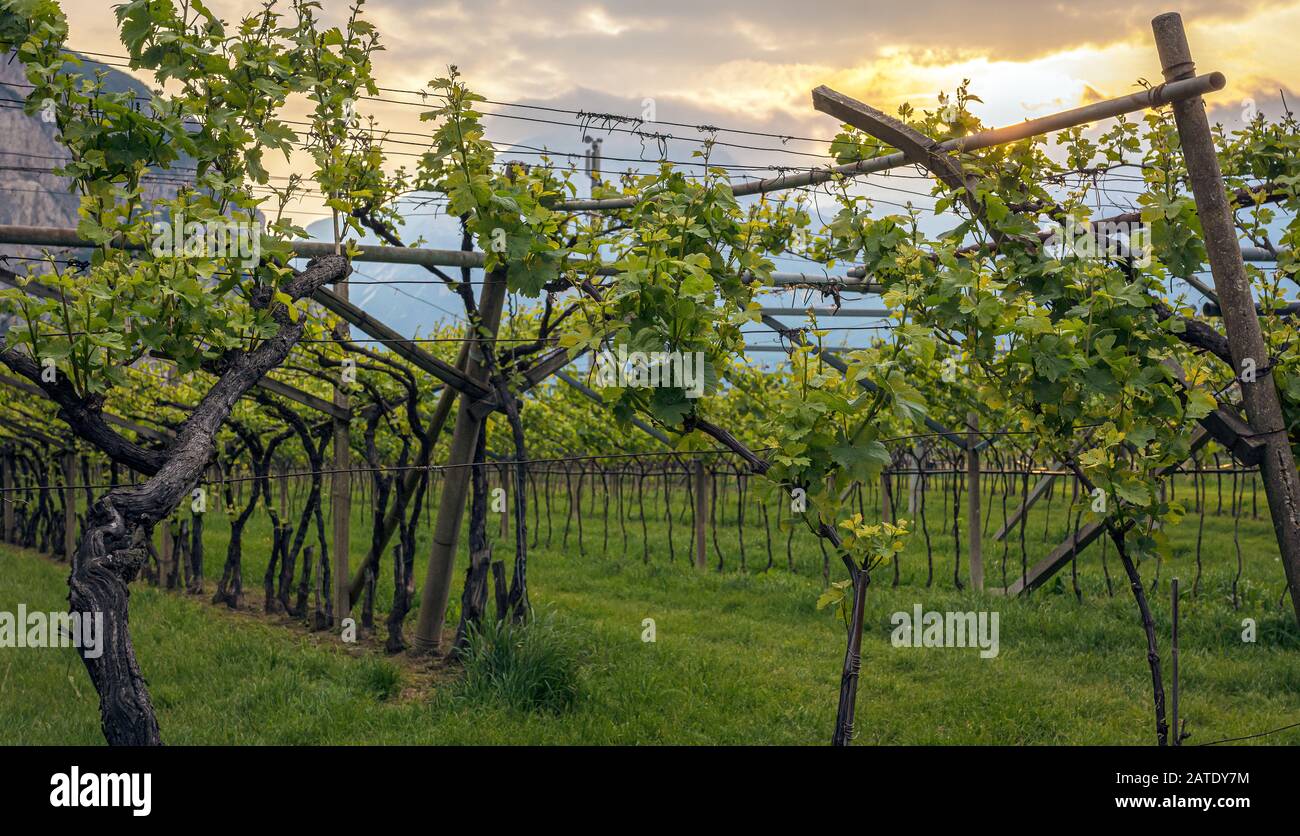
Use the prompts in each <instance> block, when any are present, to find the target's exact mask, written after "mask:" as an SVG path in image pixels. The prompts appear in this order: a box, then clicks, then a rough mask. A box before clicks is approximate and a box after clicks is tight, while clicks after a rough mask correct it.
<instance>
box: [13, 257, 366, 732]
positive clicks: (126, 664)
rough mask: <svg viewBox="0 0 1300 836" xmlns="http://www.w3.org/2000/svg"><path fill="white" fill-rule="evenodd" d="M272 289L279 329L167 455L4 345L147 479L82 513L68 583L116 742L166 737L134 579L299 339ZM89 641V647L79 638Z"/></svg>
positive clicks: (209, 397)
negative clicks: (238, 411)
mask: <svg viewBox="0 0 1300 836" xmlns="http://www.w3.org/2000/svg"><path fill="white" fill-rule="evenodd" d="M348 272H350V268H349V267H348V263H347V260H346V259H345V258H343V257H341V256H326V257H323V258H318V259H314V260H313V261H312V262H311V263H310V264H309V265H308V266H307V269H306V270H305V271H303V272H302V273H299V274H298V275H297V276H295V277H294V278H293V279H291V280H290V281H289V282H288V283H287V285H286V286H285V287H284V288H283V290H284V291H285V292H287V293H288V295H289V298H290V299H301V298H302V297H304V296H309V295H311V294H312V293H314V292H315V290H316V289H317V288H319V287H320V286H321V285H323V284H325V283H326V282H330V281H337V280H338V279H339V278H340V277H345V276H346V275H347V274H348ZM273 292H274V289H273V288H271V287H267V286H264V285H263V286H258V287H257V288H255V289H254V292H253V296H252V300H251V304H252V306H253V307H254V308H256V309H260V310H265V311H268V312H269V313H270V314H271V316H272V317H273V319H274V320H275V322H276V323H277V324H278V326H279V328H278V330H277V331H276V333H275V334H274V335H273V336H271V337H269V338H267V339H266V340H264V341H262V342H261V343H260V344H259V345H258V346H257V347H256V348H254V349H252V350H250V351H247V352H244V351H232V352H229V353H227V354H225V355H224V356H223V357H222V358H220V360H218V361H217V362H216V363H215V364H214V371H216V372H217V373H218V379H217V382H216V383H215V384H213V386H212V388H211V389H209V390H208V392H207V393H206V394H205V395H204V396H203V398H202V400H201V401H200V402H199V404H198V406H196V407H195V408H194V411H193V412H192V413H191V414H190V417H189V418H188V419H186V421H185V423H184V424H183V425H182V426H181V428H180V430H179V432H178V433H177V435H176V439H175V441H173V442H172V444H171V446H170V447H168V449H167V450H165V451H154V450H145V449H143V448H141V447H139V446H137V445H136V444H134V443H132V442H130V441H128V440H127V439H125V438H124V437H122V436H120V435H118V434H117V433H116V432H115V431H114V430H113V429H112V428H111V427H109V426H108V424H107V422H106V421H105V420H104V416H103V412H102V401H101V399H99V398H98V397H97V396H89V397H87V396H82V395H81V394H80V393H78V392H77V391H76V388H75V387H74V386H73V385H72V383H71V381H69V380H68V379H67V378H66V377H65V376H63V375H62V374H60V375H59V376H58V377H57V378H56V379H55V380H54V381H53V382H49V381H45V380H43V379H42V375H41V367H40V366H39V365H38V364H37V362H36V360H34V359H33V358H32V357H30V356H29V355H27V354H25V353H23V352H21V351H19V350H18V349H17V348H15V347H9V348H6V349H4V350H3V351H0V362H3V363H4V364H5V365H6V366H8V367H9V368H11V369H13V370H14V371H15V372H17V373H19V374H21V375H23V376H24V377H26V378H28V379H29V380H31V381H32V382H33V383H35V384H37V385H38V386H41V388H42V389H44V390H45V391H46V393H47V394H48V395H49V396H50V398H51V399H52V400H54V401H55V403H57V404H58V405H59V415H60V417H61V418H63V420H64V421H66V422H67V423H68V425H69V426H70V427H71V428H72V430H73V432H75V433H76V434H77V435H78V436H80V437H81V438H83V439H85V440H86V441H88V442H90V443H92V444H94V445H95V446H97V447H99V449H100V450H102V451H103V452H105V453H107V454H108V455H109V456H110V457H111V458H113V459H114V460H115V461H118V462H121V463H122V464H126V465H127V466H129V467H131V468H132V469H134V470H136V471H137V472H139V473H141V474H144V475H145V476H147V477H148V479H147V480H146V481H145V482H143V483H142V484H139V485H127V486H121V487H117V488H113V489H112V490H110V491H108V493H106V494H104V495H103V496H101V497H100V498H99V500H98V501H96V502H95V504H94V505H93V506H92V507H91V508H90V509H89V510H88V511H87V513H86V531H85V535H84V536H83V537H82V539H81V542H80V543H79V544H78V546H77V551H76V562H75V564H74V565H73V568H72V573H71V576H70V577H69V579H68V590H69V592H68V602H69V604H70V606H71V611H72V613H73V614H74V615H76V616H78V617H79V618H80V619H82V620H84V619H87V618H94V617H96V616H98V617H101V618H102V619H103V620H102V625H103V626H102V630H101V631H100V634H101V642H100V645H99V646H98V647H96V648H94V651H97V652H94V653H93V657H92V655H90V654H88V651H90V650H91V649H90V648H87V647H84V646H82V647H78V650H77V652H78V654H80V656H81V659H82V662H83V664H85V666H86V672H87V674H89V676H90V680H91V682H92V683H93V684H94V686H95V690H96V691H97V692H98V693H99V713H100V726H101V728H102V730H103V732H104V738H105V740H107V741H108V743H109V745H114V746H156V745H160V744H161V743H162V736H161V734H160V732H159V729H158V718H157V716H156V714H155V713H154V707H153V702H152V701H151V700H150V698H149V690H148V687H147V686H146V684H145V680H144V677H143V676H142V675H141V672H140V666H139V664H138V662H137V660H136V656H135V648H134V646H133V645H132V643H131V633H130V627H129V617H128V605H129V601H130V591H129V589H128V584H130V583H131V581H132V580H134V579H135V578H136V576H137V575H138V574H139V572H140V569H141V567H142V566H143V565H144V562H145V559H146V554H147V552H146V549H145V545H146V540H147V538H148V535H149V532H150V531H151V530H152V529H153V526H154V525H156V524H157V523H159V522H161V521H162V520H164V519H166V518H167V517H168V515H170V514H171V513H172V512H173V511H174V510H175V509H176V508H177V507H178V506H179V505H180V503H181V502H182V501H183V500H184V499H185V498H186V497H188V496H189V495H190V492H191V491H192V490H193V489H194V487H195V486H196V485H197V484H198V483H199V480H200V479H201V478H202V476H203V471H204V469H205V468H206V467H207V466H208V462H209V461H211V459H212V457H213V456H214V454H215V453H216V443H215V439H216V436H217V431H218V430H219V429H220V428H221V425H222V424H223V423H224V422H225V420H226V419H227V418H228V417H229V416H230V411H231V409H232V408H233V407H234V405H235V402H236V401H238V400H239V398H241V397H242V396H243V395H244V393H246V392H247V391H248V390H249V389H251V388H252V387H253V386H254V385H255V384H256V383H257V381H258V380H260V379H261V378H262V376H263V375H264V374H266V373H267V372H268V371H270V370H271V369H273V368H275V367H276V366H278V365H280V363H282V362H283V361H284V359H285V357H287V356H288V354H289V351H290V350H291V349H292V348H293V346H294V344H295V343H297V342H298V340H299V339H300V338H301V337H302V332H303V326H304V324H305V323H304V322H302V321H301V320H302V318H301V317H295V318H293V319H291V318H290V317H289V314H288V311H287V310H286V308H285V307H284V305H282V304H279V303H273V302H272V294H273ZM83 644H84V643H83Z"/></svg>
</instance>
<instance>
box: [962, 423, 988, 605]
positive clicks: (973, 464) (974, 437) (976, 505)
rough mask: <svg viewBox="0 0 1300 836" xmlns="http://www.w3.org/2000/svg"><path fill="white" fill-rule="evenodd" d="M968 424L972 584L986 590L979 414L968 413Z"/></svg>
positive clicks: (968, 537) (968, 485)
mask: <svg viewBox="0 0 1300 836" xmlns="http://www.w3.org/2000/svg"><path fill="white" fill-rule="evenodd" d="M966 426H967V427H968V428H969V429H970V435H969V436H968V440H967V442H966V524H967V526H968V529H967V530H968V531H969V534H968V536H967V541H968V543H969V549H970V585H971V586H972V587H973V588H974V589H976V590H977V591H980V592H983V591H984V552H983V544H982V543H981V542H980V538H981V536H982V531H981V527H980V454H979V451H978V450H976V447H975V445H976V444H977V443H978V441H979V432H978V431H979V427H980V419H979V415H977V414H976V413H974V412H970V413H967V415H966Z"/></svg>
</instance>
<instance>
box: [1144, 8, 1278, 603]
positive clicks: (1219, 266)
mask: <svg viewBox="0 0 1300 836" xmlns="http://www.w3.org/2000/svg"><path fill="white" fill-rule="evenodd" d="M1151 27H1152V29H1153V30H1154V32H1155V41H1156V49H1157V50H1158V51H1159V53H1160V67H1161V70H1162V71H1163V72H1164V77H1165V81H1166V82H1173V81H1177V80H1179V79H1184V78H1191V77H1192V76H1193V75H1195V73H1196V65H1195V63H1194V62H1193V61H1192V53H1191V49H1190V48H1189V47H1188V45H1187V33H1186V32H1185V31H1184V29H1183V19H1182V17H1181V16H1180V15H1179V14H1177V13H1176V12H1169V13H1167V14H1162V15H1160V16H1159V17H1156V18H1155V19H1154V20H1152V21H1151ZM1173 109H1174V119H1175V121H1176V122H1177V125H1178V138H1179V141H1180V143H1181V145H1182V148H1183V158H1184V160H1185V161H1186V163H1187V173H1188V176H1189V178H1190V179H1191V183H1192V195H1193V197H1194V198H1195V199H1196V212H1197V215H1199V217H1200V221H1201V229H1202V233H1203V237H1204V240H1205V251H1206V253H1207V255H1208V256H1209V260H1210V273H1211V275H1212V276H1213V277H1214V291H1215V293H1216V294H1218V297H1219V306H1220V308H1221V309H1222V311H1223V326H1224V330H1225V331H1226V332H1227V337H1228V350H1229V352H1230V353H1231V355H1232V364H1233V371H1234V373H1235V374H1236V376H1237V380H1238V383H1239V385H1240V387H1241V399H1242V403H1243V404H1244V405H1245V407H1246V417H1247V419H1248V420H1249V421H1250V426H1251V430H1252V431H1253V433H1254V436H1255V437H1256V438H1257V439H1259V440H1261V441H1262V442H1263V444H1264V447H1265V453H1264V458H1263V460H1262V462H1261V463H1260V470H1261V472H1262V474H1263V477H1264V492H1265V494H1266V495H1267V496H1268V507H1269V511H1271V512H1272V516H1273V533H1274V535H1275V536H1276V537H1277V545H1278V549H1279V551H1280V553H1281V558H1282V567H1283V569H1284V571H1285V572H1286V579H1287V585H1288V586H1289V587H1290V589H1291V605H1292V607H1293V608H1294V610H1295V615H1296V620H1297V621H1300V477H1298V476H1297V474H1296V464H1295V458H1294V457H1293V456H1292V455H1291V443H1290V440H1289V439H1288V437H1287V431H1286V422H1285V421H1284V420H1283V417H1282V405H1281V402H1280V401H1279V399H1278V394H1277V387H1276V386H1275V385H1274V383H1273V372H1272V365H1273V363H1272V359H1271V358H1270V355H1269V353H1268V349H1267V347H1266V346H1265V345H1264V336H1263V334H1262V332H1261V331H1260V327H1259V317H1258V315H1257V314H1256V312H1255V299H1254V295H1253V294H1252V293H1251V285H1250V278H1249V277H1248V276H1247V275H1246V265H1245V262H1243V261H1242V257H1241V246H1240V244H1238V242H1237V233H1236V228H1235V226H1234V224H1233V210H1232V205H1231V204H1230V203H1229V202H1228V195H1227V191H1226V190H1225V188H1224V184H1223V174H1222V172H1221V171H1220V169H1219V158H1218V156H1217V154H1216V152H1215V147H1214V136H1213V134H1211V132H1210V122H1209V119H1207V118H1206V115H1205V102H1204V101H1203V100H1202V99H1201V97H1200V96H1196V97H1194V98H1190V99H1183V100H1181V101H1177V102H1174V103H1173Z"/></svg>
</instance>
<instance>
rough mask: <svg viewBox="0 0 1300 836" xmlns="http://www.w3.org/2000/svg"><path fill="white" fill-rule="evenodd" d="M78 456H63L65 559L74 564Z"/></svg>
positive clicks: (71, 453)
mask: <svg viewBox="0 0 1300 836" xmlns="http://www.w3.org/2000/svg"><path fill="white" fill-rule="evenodd" d="M76 473H77V455H76V454H75V453H73V452H72V451H71V450H69V451H68V452H65V453H64V454H63V559H64V560H66V561H68V563H69V564H70V563H72V559H73V556H74V555H75V554H76V551H77V491H76V488H74V487H73V486H74V485H76Z"/></svg>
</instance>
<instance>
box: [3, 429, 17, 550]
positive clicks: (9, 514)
mask: <svg viewBox="0 0 1300 836" xmlns="http://www.w3.org/2000/svg"><path fill="white" fill-rule="evenodd" d="M0 478H2V479H3V482H4V484H3V488H4V494H5V495H4V537H5V542H8V543H12V542H14V451H13V448H12V447H5V450H4V474H3V476H2V477H0Z"/></svg>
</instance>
